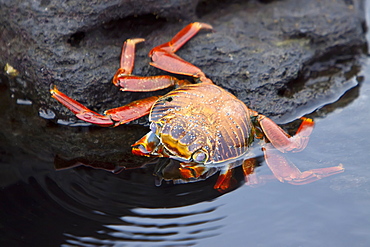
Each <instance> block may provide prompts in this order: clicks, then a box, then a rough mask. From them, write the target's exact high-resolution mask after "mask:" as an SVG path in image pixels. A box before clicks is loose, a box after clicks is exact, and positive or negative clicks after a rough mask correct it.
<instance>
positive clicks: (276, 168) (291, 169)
mask: <svg viewBox="0 0 370 247" xmlns="http://www.w3.org/2000/svg"><path fill="white" fill-rule="evenodd" d="M264 154H265V160H266V163H267V165H268V166H269V168H270V169H271V171H272V173H273V174H274V176H275V177H276V178H277V179H278V180H279V181H280V182H287V183H290V184H294V185H302V184H308V183H311V182H314V181H316V180H319V179H321V178H324V177H328V176H331V175H334V174H338V173H341V172H343V171H344V168H343V166H342V165H341V164H340V165H339V166H333V167H326V168H318V169H312V170H309V171H304V172H301V171H300V170H299V169H298V168H297V167H296V166H295V165H294V164H292V163H291V162H289V161H288V160H287V159H285V158H284V157H283V156H282V155H281V153H280V152H279V151H278V150H276V149H275V148H274V147H273V146H272V145H271V144H270V143H267V144H266V146H265V147H264Z"/></svg>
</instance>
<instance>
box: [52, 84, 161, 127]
mask: <svg viewBox="0 0 370 247" xmlns="http://www.w3.org/2000/svg"><path fill="white" fill-rule="evenodd" d="M50 93H51V94H52V97H53V98H55V99H56V100H58V101H59V102H60V103H62V104H63V105H64V106H66V107H67V108H68V109H69V110H71V111H72V112H73V113H74V114H76V117H77V118H79V119H81V120H83V121H86V122H89V123H93V124H97V125H100V126H104V127H108V126H118V125H120V124H124V123H127V122H130V121H132V120H135V119H137V118H139V117H142V116H145V115H147V114H148V113H149V111H150V109H151V107H152V105H153V104H154V103H155V102H156V101H157V100H158V98H159V97H160V96H152V97H149V98H145V99H141V100H137V101H134V102H131V103H129V104H127V105H125V106H121V107H118V108H113V109H110V110H107V111H105V113H104V114H105V115H101V114H99V113H97V112H94V111H92V110H90V109H89V108H87V107H86V106H84V105H82V104H80V103H78V102H77V101H75V100H74V99H71V98H70V97H68V96H67V95H65V94H64V93H62V92H60V91H59V90H58V89H57V88H56V87H53V88H52V89H50Z"/></svg>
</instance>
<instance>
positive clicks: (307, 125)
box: [257, 115, 314, 153]
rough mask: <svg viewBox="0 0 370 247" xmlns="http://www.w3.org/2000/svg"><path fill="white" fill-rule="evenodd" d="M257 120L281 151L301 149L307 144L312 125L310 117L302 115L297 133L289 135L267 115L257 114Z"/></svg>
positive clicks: (272, 142) (269, 138)
mask: <svg viewBox="0 0 370 247" xmlns="http://www.w3.org/2000/svg"><path fill="white" fill-rule="evenodd" d="M257 120H258V122H259V124H260V126H261V128H262V130H263V132H264V134H265V136H266V137H267V139H268V140H269V141H270V142H271V144H272V145H273V146H274V147H275V148H277V149H278V150H279V151H280V152H282V153H286V152H290V151H292V152H299V151H302V150H303V149H304V148H305V147H306V146H307V144H308V139H309V136H310V134H311V132H312V130H313V127H314V122H313V120H312V119H310V118H304V117H302V118H301V120H302V123H301V125H300V127H299V128H298V130H297V133H296V134H295V135H294V136H290V135H288V134H287V133H286V132H285V131H284V130H282V129H281V128H280V127H279V126H278V125H277V124H276V123H274V122H273V121H272V120H271V119H269V118H268V117H265V116H263V115H258V117H257Z"/></svg>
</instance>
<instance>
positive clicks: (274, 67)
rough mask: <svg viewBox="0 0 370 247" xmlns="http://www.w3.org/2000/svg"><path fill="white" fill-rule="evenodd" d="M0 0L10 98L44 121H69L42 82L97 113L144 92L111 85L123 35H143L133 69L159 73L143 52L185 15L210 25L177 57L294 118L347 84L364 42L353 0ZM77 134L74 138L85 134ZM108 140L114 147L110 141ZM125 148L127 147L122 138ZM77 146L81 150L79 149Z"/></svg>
mask: <svg viewBox="0 0 370 247" xmlns="http://www.w3.org/2000/svg"><path fill="white" fill-rule="evenodd" d="M0 4H1V9H0V36H1V39H0V66H1V67H3V66H4V65H5V63H9V64H10V65H12V66H13V67H14V68H15V69H17V70H18V71H19V73H20V75H19V77H18V78H16V79H15V80H10V84H11V85H10V88H11V92H12V93H13V97H15V98H17V97H18V98H21V99H26V100H30V101H31V102H32V104H33V107H34V108H35V109H36V110H35V111H34V114H35V115H37V112H39V113H40V115H41V116H46V117H47V118H53V116H54V113H55V114H56V116H57V117H56V118H55V120H56V119H58V118H59V117H62V118H63V116H69V117H72V118H71V119H72V120H74V121H75V118H73V115H72V114H71V113H70V112H69V111H68V110H66V108H65V107H63V106H61V105H60V104H58V103H57V102H56V101H55V100H54V99H52V98H51V97H50V93H49V87H50V85H51V84H55V85H57V86H58V88H59V89H60V90H61V91H63V92H64V93H66V94H67V95H69V96H71V97H73V98H75V99H76V100H78V101H80V102H81V103H83V104H85V105H86V106H88V107H90V108H91V109H93V110H96V111H99V112H102V111H104V110H105V109H109V108H112V107H117V106H120V105H123V104H125V103H128V102H131V101H132V100H135V99H139V98H144V97H146V96H148V95H152V93H127V92H125V93H122V92H119V90H118V89H117V88H116V87H115V86H113V85H112V83H111V79H112V76H113V75H114V73H115V71H116V69H117V68H118V65H119V56H120V50H121V45H122V43H123V41H124V40H125V39H127V38H133V37H141V38H145V39H146V42H145V43H143V44H140V45H139V46H138V49H137V59H136V61H137V62H136V67H135V71H134V73H135V74H138V75H155V74H165V73H164V72H163V71H160V70H158V69H156V68H153V67H150V66H149V58H148V57H147V53H148V51H149V50H150V49H151V48H152V47H154V46H156V45H159V44H161V43H163V42H166V41H168V40H169V39H170V38H171V37H172V36H173V35H174V34H175V33H177V32H178V31H179V30H180V29H181V28H182V27H184V26H185V25H186V24H187V23H189V22H192V21H202V22H206V23H209V24H211V25H212V26H213V27H214V32H207V31H202V32H201V33H200V34H199V35H198V36H196V37H195V38H194V39H193V40H191V42H189V43H188V44H186V45H185V46H184V47H183V48H182V49H181V50H180V51H179V52H178V55H180V56H181V57H183V58H184V59H185V60H188V61H189V62H191V63H194V64H195V65H197V66H198V67H199V68H201V69H202V70H203V71H204V72H205V73H206V74H207V75H208V76H209V77H210V78H211V79H212V80H213V81H214V82H215V83H216V84H218V85H220V86H222V87H224V88H226V89H227V90H229V91H231V92H232V93H234V94H235V95H236V96H237V97H238V98H240V99H241V100H242V101H244V102H245V103H246V104H247V105H248V106H250V107H251V108H253V109H254V110H257V111H259V112H261V113H263V114H266V115H268V116H271V117H273V118H274V119H278V117H281V116H288V117H286V118H289V117H291V116H294V117H296V116H297V115H300V114H302V112H307V109H306V108H305V107H306V106H307V105H312V104H315V102H319V101H321V100H322V99H323V98H327V97H333V95H338V94H340V93H342V92H343V91H344V90H346V89H347V88H348V87H349V86H348V85H349V84H348V83H349V82H348V81H349V79H350V78H351V77H352V76H353V75H354V74H356V72H357V69H356V68H357V66H358V65H359V59H358V58H359V55H361V54H362V49H363V47H364V46H365V43H366V41H365V35H364V33H365V30H364V29H365V24H364V23H365V22H364V21H365V20H364V13H363V2H362V1H360V0H358V1H356V0H353V1H348V0H335V1H321V0H311V1H306V0H285V1H263V2H259V1H227V3H225V2H224V1H216V0H209V1H199V0H187V1H164V0H158V1H140V0H135V1H130V0H115V1H96V0H95V1H80V0H74V1H64V2H60V1H56V0H40V1H25V0H14V1H6V0H0ZM3 81H5V80H3ZM162 93H163V92H162ZM14 95H15V96H14ZM308 108H309V107H308ZM297 109H298V110H297ZM299 109H300V110H299ZM305 109H306V110H305ZM45 112H46V113H47V114H45ZM36 117H37V118H40V117H38V116H36ZM32 119H34V118H32ZM30 120H31V119H30ZM36 121H39V120H36ZM40 121H41V120H40ZM42 121H46V122H49V121H50V120H42ZM28 124H29V125H32V122H29V123H28ZM41 125H42V126H44V123H43V124H41ZM33 126H35V127H34V128H37V126H38V127H40V126H39V125H38V123H35V124H34V125H33ZM122 130H123V129H122ZM9 131H11V130H9ZM121 132H124V133H125V131H121ZM37 133H38V134H37V135H38V139H40V140H44V141H45V140H47V139H49V140H50V132H47V134H46V135H45V136H42V135H43V134H42V133H44V132H42V131H41V132H37ZM103 133H105V132H103ZM124 133H123V134H122V138H123V139H124V140H125V134H124ZM130 133H131V132H130ZM53 134H54V133H53ZM64 134H65V135H67V134H69V132H68V131H65V132H64ZM64 134H61V135H62V136H61V137H60V138H61V139H62V140H63V139H64V137H63V135H64ZM102 135H104V136H106V134H102ZM4 136H7V138H10V139H11V138H13V137H14V136H12V134H9V133H6V134H4ZM18 138H19V137H18ZM71 138H72V137H71ZM78 138H81V140H79V139H78ZM78 138H77V139H78V140H77V139H75V140H74V142H75V143H76V142H79V141H81V142H85V141H86V140H85V139H84V137H81V136H80V137H78ZM29 139H30V140H32V137H31V136H29ZM72 139H73V138H72ZM97 139H100V140H101V138H98V137H97ZM128 139H130V140H131V139H133V137H131V138H128ZM126 140H127V139H126ZM41 142H42V141H41ZM121 142H122V141H121ZM54 144H55V145H56V146H53V145H50V146H51V147H52V149H57V150H58V149H59V148H60V149H63V151H61V153H63V154H67V153H70V150H68V148H67V147H66V146H62V147H59V146H58V144H57V143H54ZM112 145H113V146H115V147H117V145H115V143H114V141H113V143H112ZM124 146H125V147H124V148H123V149H125V150H126V151H127V152H128V150H129V148H130V147H129V145H128V144H124ZM78 148H81V150H82V151H81V152H77V153H79V154H80V153H83V150H84V148H86V147H77V149H78ZM64 149H66V150H64ZM75 156H78V155H77V154H75V155H72V157H75Z"/></svg>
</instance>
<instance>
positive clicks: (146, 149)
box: [131, 131, 160, 156]
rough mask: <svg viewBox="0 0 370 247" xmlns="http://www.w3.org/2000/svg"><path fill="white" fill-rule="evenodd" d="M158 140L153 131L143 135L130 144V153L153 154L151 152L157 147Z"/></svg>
mask: <svg viewBox="0 0 370 247" xmlns="http://www.w3.org/2000/svg"><path fill="white" fill-rule="evenodd" d="M159 144H160V141H159V139H158V137H157V136H156V135H155V133H154V132H153V131H150V132H149V133H148V134H146V135H145V136H143V137H142V138H141V139H140V140H138V141H137V142H135V143H134V144H132V145H131V146H132V153H133V154H135V155H140V156H153V155H154V156H155V154H153V152H154V151H155V150H156V149H157V147H158V145H159Z"/></svg>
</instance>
